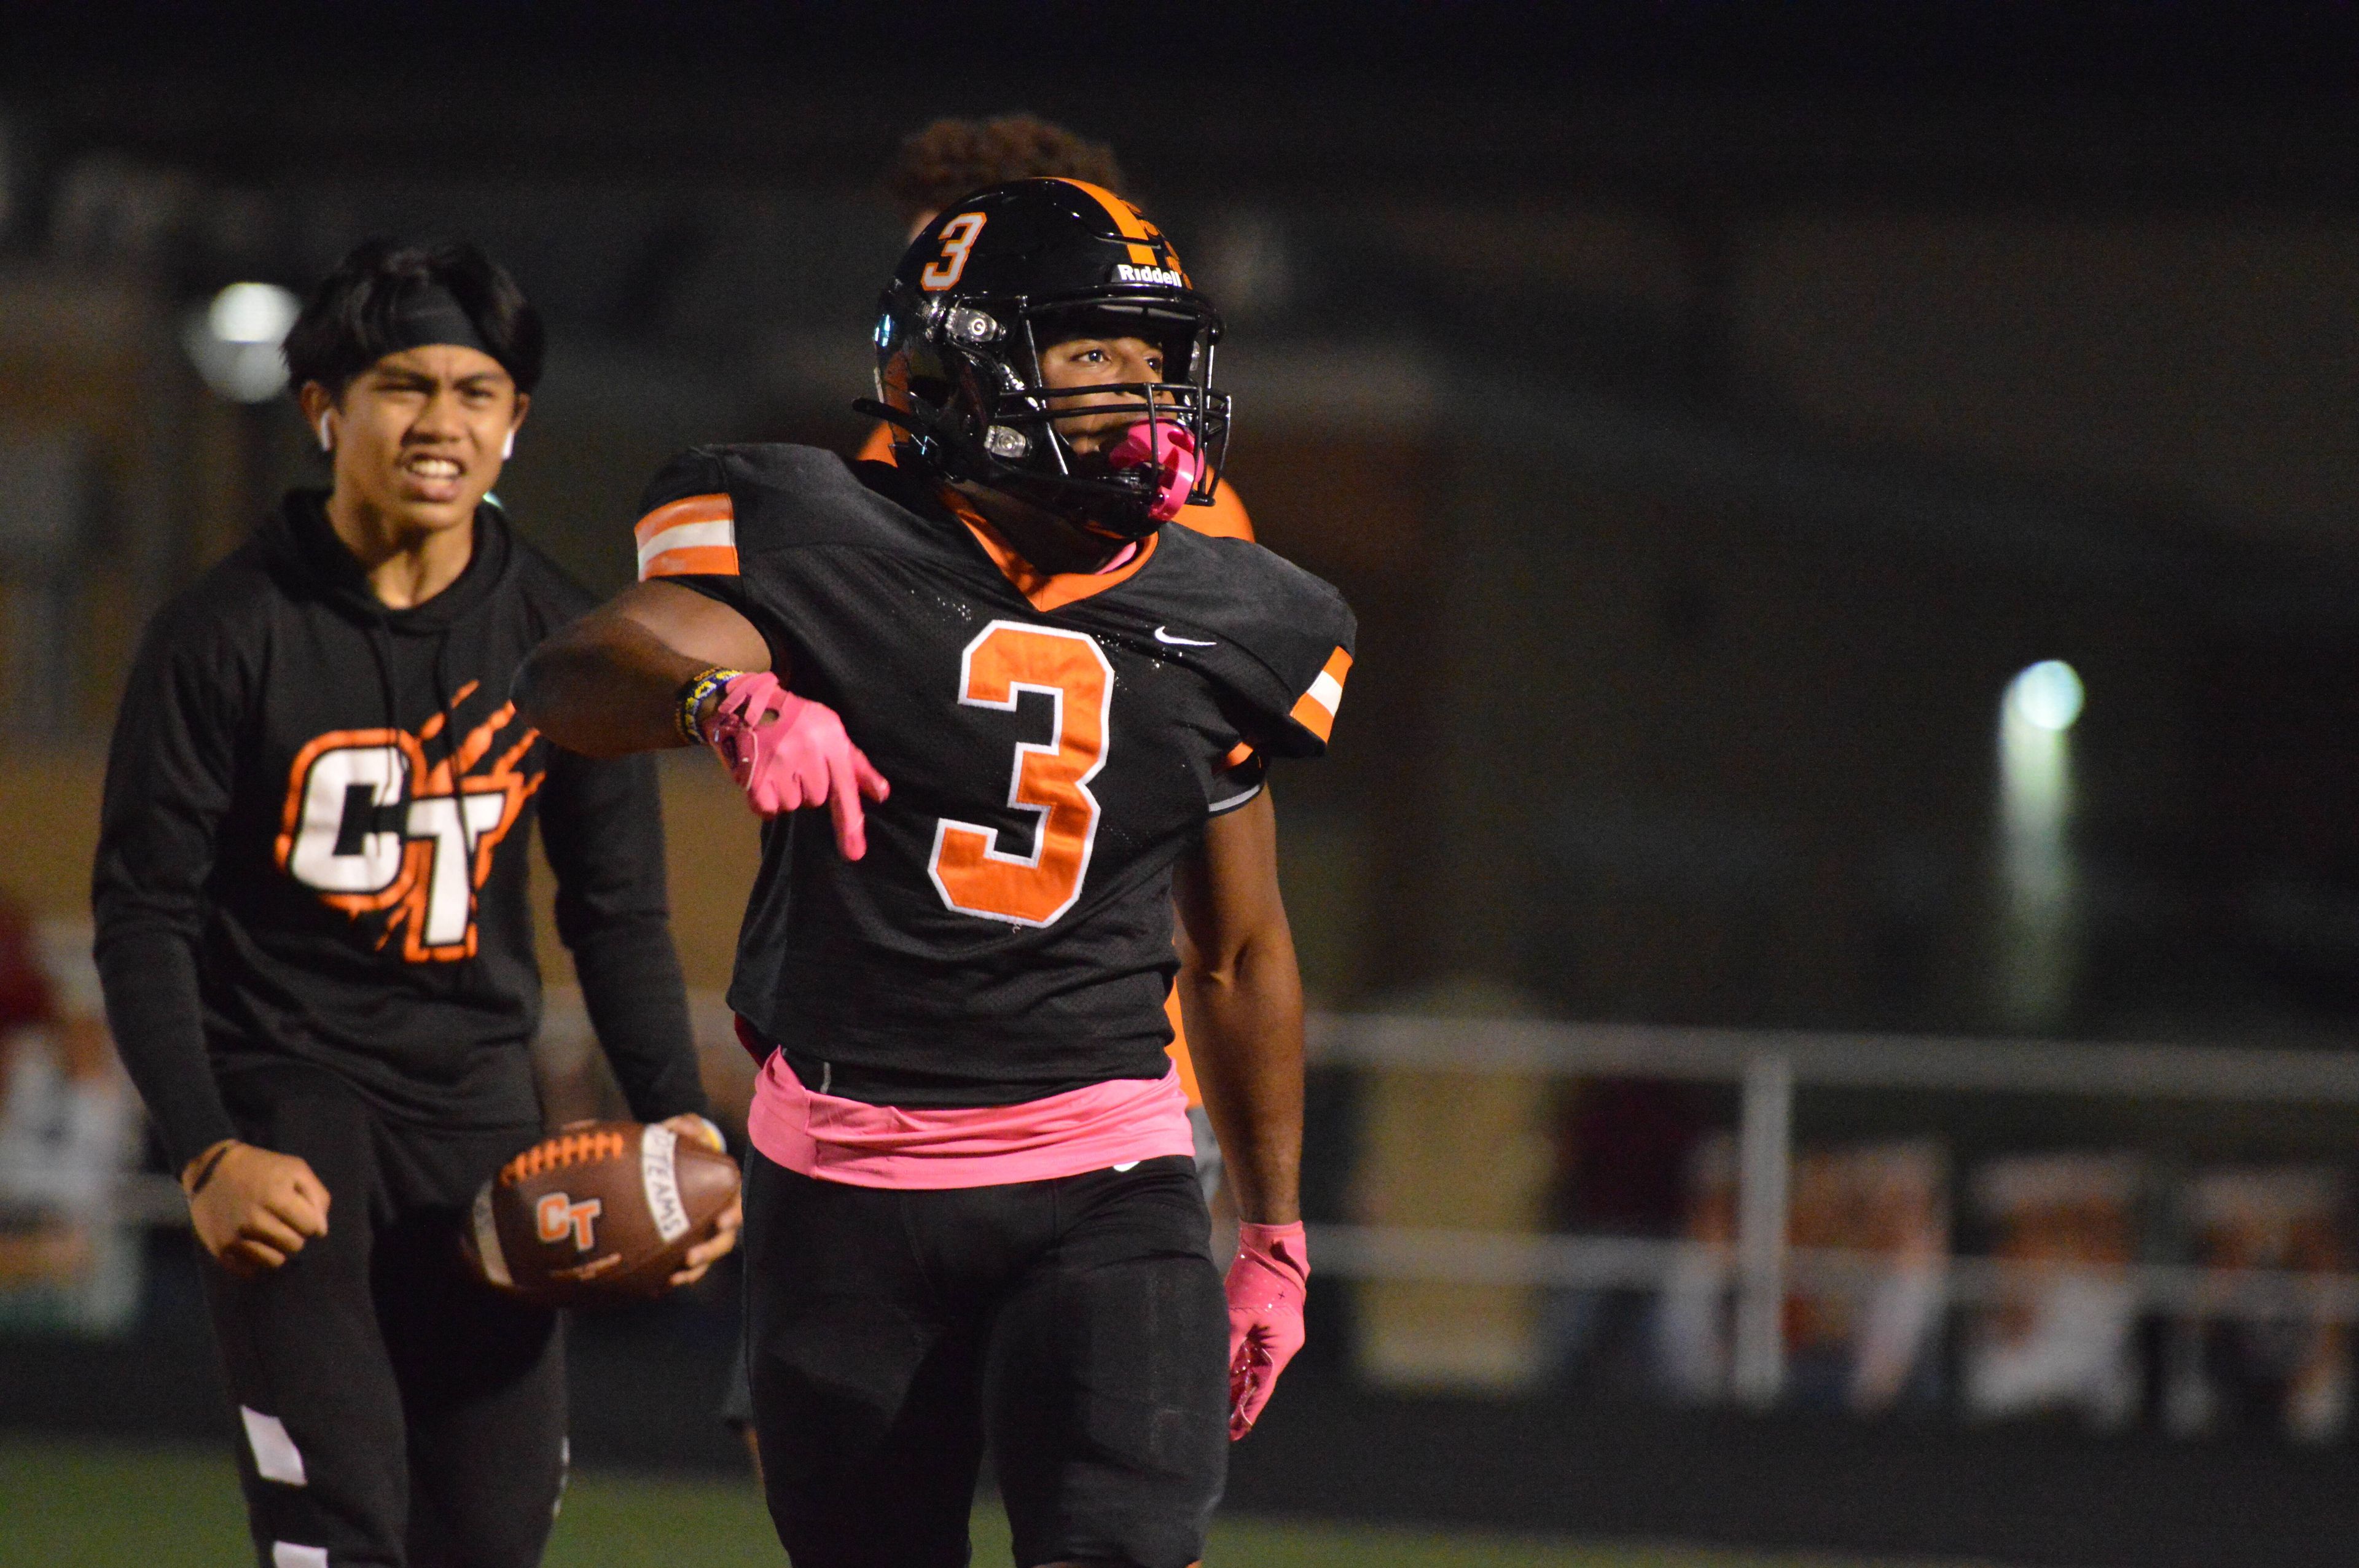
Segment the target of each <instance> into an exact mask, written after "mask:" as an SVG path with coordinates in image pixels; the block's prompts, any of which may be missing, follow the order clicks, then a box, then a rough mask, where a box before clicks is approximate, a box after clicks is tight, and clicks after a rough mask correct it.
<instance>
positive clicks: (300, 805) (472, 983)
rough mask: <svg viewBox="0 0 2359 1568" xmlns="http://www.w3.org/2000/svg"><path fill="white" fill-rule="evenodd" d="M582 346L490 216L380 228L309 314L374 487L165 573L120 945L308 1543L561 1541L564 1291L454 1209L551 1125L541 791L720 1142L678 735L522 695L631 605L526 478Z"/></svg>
mask: <svg viewBox="0 0 2359 1568" xmlns="http://www.w3.org/2000/svg"><path fill="white" fill-rule="evenodd" d="M540 358H541V339H540V327H539V323H538V318H537V317H536V316H535V315H534V313H533V311H532V308H531V307H530V306H529V305H528V304H527V303H526V302H525V300H524V298H523V297H522V296H521V295H520V294H519V293H518V292H517V290H516V286H515V284H514V283H513V282H511V281H510V280H509V279H508V277H507V276H506V273H504V272H503V271H501V270H500V269H499V268H498V267H497V266H496V265H494V264H493V263H492V262H490V261H489V260H488V259H487V258H485V257H484V255H483V254H481V253H480V252H478V251H476V250H475V249H474V248H473V247H472V246H467V245H440V246H429V247H401V246H397V245H395V244H393V243H390V242H375V243H371V244H368V245H364V246H363V247H361V248H360V249H359V250H357V251H355V252H353V254H352V255H350V256H348V257H346V258H345V260H344V262H343V264H342V265H341V266H340V267H339V268H338V269H337V271H336V272H335V274H334V275H333V276H331V277H330V278H329V279H328V280H327V282H326V283H324V284H323V285H321V288H320V289H319V291H318V292H317V293H316V294H314V296H313V297H312V298H311V300H310V303H309V304H308V305H307V307H306V308H305V309H304V311H303V314H302V316H301V318H300V319H299V321H298V322H297V324H296V326H295V329H294V330H293V331H292V332H291V333H290V334H289V336H288V365H289V368H290V370H291V371H292V373H293V379H294V381H295V384H296V385H297V386H298V387H299V392H300V396H301V399H302V404H303V413H304V417H305V419H306V421H307V422H308V423H309V424H310V427H312V429H313V430H314V431H315V433H316V434H317V436H318V438H319V440H320V444H321V447H322V448H323V449H327V450H328V451H330V452H331V453H332V461H333V464H334V469H335V485H334V489H333V490H332V492H303V491H299V492H294V493H291V494H289V495H288V497H287V499H286V502H285V503H284V504H283V506H282V507H281V508H280V510H279V511H278V513H277V514H276V515H275V516H273V517H271V518H270V519H269V520H268V521H267V522H266V523H265V524H264V525H263V527H262V528H261V529H260V531H259V532H258V533H257V534H256V535H255V537H254V538H253V539H252V540H251V541H250V542H248V543H247V544H246V545H245V546H244V547H242V548H240V549H239V550H237V551H236V552H235V553H234V554H233V555H232V556H231V557H229V558H228V559H226V560H225V561H223V563H222V564H221V565H220V566H218V567H216V568H213V569H212V571H211V572H209V573H207V574H206V575H205V577H204V578H203V579H201V581H199V582H198V583H197V584H196V585H195V587H193V588H192V589H190V590H189V591H188V592H186V593H184V594H182V595H180V596H179V598H177V599H176V600H173V601H172V602H171V603H169V604H168V605H167V606H166V607H165V608H164V610H163V611H161V612H160V613H159V614H158V616H157V617H156V620H155V621H154V622H153V623H152V624H151V625H150V626H149V628H148V630H147V638H146V642H145V643H144V645H143V647H142V649H141V652H140V655H139V659H138V663H137V665H136V669H135V671H134V673H133V676H132V677H131V683H130V687H129V689H128V691H127V693H126V695H125V698H124V704H123V709H122V712H121V714H120V716H119V717H118V719H117V721H116V726H115V734H114V750H113V752H112V754H111V756H110V758H109V761H108V766H107V778H106V799H105V814H104V821H103V827H102V831H101V837H100V844H99V854H98V865H97V871H96V877H95V889H94V899H95V903H96V911H97V923H98V962H99V969H100V974H101V977H102V979H103V981H104V984H105V990H106V1004H107V1012H108V1017H109V1020H110V1022H111V1023H112V1024H113V1027H114V1034H115V1038H116V1040H117V1041H118V1042H119V1043H120V1045H121V1048H122V1052H123V1056H124V1059H125V1064H126V1065H128V1067H129V1068H130V1071H131V1075H132V1077H133V1079H134V1080H135V1081H136V1083H137V1084H138V1086H139V1088H140V1091H141V1093H142V1094H143V1095H144V1096H145V1097H146V1098H147V1106H148V1108H149V1111H150V1112H151V1114H152V1115H153V1116H154V1118H155V1119H156V1124H157V1126H158V1130H159V1131H160V1133H161V1136H162V1139H163V1142H164V1145H165V1148H166V1151H167V1152H168V1156H169V1158H170V1159H171V1161H172V1162H173V1166H174V1168H175V1169H176V1170H178V1171H179V1172H180V1173H181V1183H182V1185H183V1187H184V1188H185V1189H186V1190H187V1191H188V1193H189V1195H190V1213H191V1217H192V1218H193V1220H194V1222H195V1227H196V1230H197V1235H198V1238H199V1239H200V1240H201V1242H202V1244H203V1247H204V1249H205V1252H206V1254H207V1255H208V1259H209V1261H208V1262H207V1264H206V1266H205V1270H204V1273H205V1283H206V1291H207V1295H208V1299H209V1301H210V1303H211V1305H212V1315H213V1321H214V1325H215V1329H216V1332H217V1335H218V1337H219V1340H220V1343H221V1346H222V1351H223V1359H224V1361H225V1362H226V1363H227V1366H228V1370H229V1378H230V1387H231V1391H232V1393H233V1395H234V1398H235V1400H237V1402H238V1405H239V1407H240V1411H239V1414H240V1417H241V1420H242V1422H243V1425H244V1429H245V1443H244V1444H243V1445H242V1446H241V1448H240V1451H239V1467H240V1471H241V1473H242V1475H243V1476H244V1479H245V1493H246V1501H247V1511H248V1515H249V1517H250V1519H251V1521H252V1525H253V1530H254V1537H255V1550H256V1553H257V1556H258V1559H259V1560H260V1562H261V1563H264V1564H266V1568H327V1565H328V1564H330V1563H333V1564H335V1565H336V1568H343V1565H344V1564H348V1563H349V1564H360V1563H368V1564H382V1565H386V1568H400V1565H402V1564H411V1565H420V1568H422V1565H423V1564H426V1563H446V1562H448V1563H458V1562H464V1563H469V1564H481V1565H484V1568H494V1565H501V1568H505V1565H507V1564H518V1565H524V1564H530V1563H537V1562H538V1560H539V1557H540V1552H541V1549H542V1546H543V1544H544V1542H545V1541H546V1538H547V1535H548V1530H549V1520H550V1516H551V1512H552V1509H553V1506H554V1504H555V1502H556V1499H557V1496H558V1493H559V1489H560V1486H561V1484H562V1480H563V1475H564V1459H563V1450H564V1421H565V1411H564V1373H563V1363H562V1352H561V1341H560V1333H559V1325H558V1322H557V1320H556V1318H555V1316H554V1314H550V1313H549V1312H546V1311H543V1310H540V1309H538V1308H532V1307H527V1306H525V1305H522V1304H520V1303H516V1302H514V1301H511V1300H508V1299H506V1298H504V1297H500V1296H497V1295H495V1294H494V1293H493V1292H491V1291H490V1290H489V1289H488V1288H486V1287H484V1286H483V1285H480V1284H478V1283H476V1282H474V1281H472V1280H471V1279H469V1278H467V1277H466V1276H465V1275H464V1274H463V1273H462V1271H461V1269H460V1267H459V1265H458V1262H457V1251H456V1248H455V1245H454V1240H455V1234H456V1229H455V1227H456V1221H457V1219H458V1217H459V1216H460V1215H461V1214H462V1212H463V1211H464V1209H465V1208H466V1206H467V1205H468V1203H469V1201H470V1200H471V1198H472V1197H473V1193H474V1190H475V1188H476V1187H477V1186H478V1185H479V1184H481V1183H482V1182H483V1181H484V1178H485V1177H486V1176H488V1175H489V1174H490V1173H492V1172H493V1171H495V1169H496V1168H497V1167H498V1166H499V1165H500V1163H501V1162H503V1161H505V1160H506V1158H507V1157H508V1156H509V1155H511V1154H513V1153H515V1152H516V1151H517V1150H518V1149H520V1148H522V1147H524V1146H525V1145H527V1144H528V1143H530V1142H532V1141H535V1140H536V1139H538V1137H539V1136H540V1135H541V1131H542V1128H541V1121H540V1107H539V1103H538V1095H537V1092H536V1090H535V1087H534V1082H533V1077H532V1073H531V1067H530V1063H529V1060H528V1058H527V1042H528V1041H529V1040H530V1038H531V1036H532V1034H533V1032H534V1030H535V1029H536V1028H537V1027H538V1022H539V1014H540V979H539V975H538V969H537V968H536V966H535V963H534V959H533V947H532V930H531V916H530V912H529V908H528V905H527V899H526V885H525V884H526V877H527V856H526V844H527V837H528V834H529V831H530V827H531V824H532V821H533V819H534V818H535V816H538V819H539V822H540V825H541V836H542V843H543V845H544V847H545V848H546V849H547V851H548V856H549V863H550V865H551V866H552V867H554V868H555V870H556V871H557V878H558V894H557V920H558V928H559V931H560V935H562V936H563V938H564V940H565V942H566V945H567V946H569V947H571V949H572V952H573V955H574V960H575V968H576V969H577V970H578V971H579V973H580V976H581V979H582V989H583V993H584V996H585V998H586V1000H587V1002H588V1005H589V1009H590V1015H591V1019H592V1022H593V1023H594V1025H595V1026H596V1029H597V1032H598V1036H599V1040H600V1043H601V1044H603V1047H604V1048H605V1051H606V1054H607V1056H608V1058H609V1059H610V1060H611V1061H612V1063H613V1064H614V1071H615V1076H617V1078H618V1079H620V1081H621V1083H622V1087H623V1090H624V1093H625V1097H626V1098H628V1100H629V1102H630V1105H631V1108H632V1111H633V1113H634V1114H635V1115H636V1116H638V1117H640V1118H642V1119H647V1120H658V1119H671V1120H673V1121H674V1123H675V1124H676V1125H677V1126H679V1127H680V1128H681V1129H682V1130H687V1131H690V1132H691V1133H692V1134H693V1135H695V1136H700V1137H707V1138H708V1139H709V1140H710V1141H713V1142H715V1143H717V1142H718V1135H717V1134H714V1133H712V1132H711V1123H710V1122H708V1121H705V1120H704V1119H703V1118H702V1112H703V1110H704V1108H705V1101H704V1096H703V1092H702V1090H701V1088H700V1087H699V1085H698V1081H697V1075H696V1063H695V1057H694V1053H693V1049H692V1044H691V1041H690V1030H689V1023H688V1011H687V1004H686V998H685V995H684V992H683V990H682V986H681V980H680V971H679V958H678V956H677V955H676V953H675V952H674V950H673V947H672V943H671V935H670V932H669V925H668V924H667V911H666V907H665V897H664V873H663V839H662V825H661V818H660V816H659V815H658V801H657V792H656V782H655V776H654V773H653V771H652V769H651V768H650V766H649V765H648V763H647V761H646V760H645V759H634V760H628V761H619V762H617V761H591V760H589V759H586V758H582V757H579V756H575V755H573V754H571V753H570V752H561V751H559V750H557V749H555V748H554V747H552V746H550V745H549V742H547V741H544V740H542V739H541V738H540V737H539V735H538V732H537V731H535V730H533V729H532V728H531V727H530V726H528V725H527V723H525V721H524V720H522V719H519V718H518V717H517V716H516V709H515V707H514V706H513V705H512V704H511V703H509V701H508V700H507V692H508V687H509V683H510V680H511V678H512V677H513V676H514V674H515V671H516V666H517V665H519V664H520V663H521V662H522V661H523V659H524V656H525V654H527V653H528V652H530V651H531V649H532V648H533V646H534V645H535V644H536V643H538V642H539V641H540V640H541V639H542V638H543V637H544V636H546V635H547V634H548V633H549V632H551V631H552V630H554V629H556V628H557V627H559V626H561V625H563V624H565V623H566V622H569V621H571V620H572V619H574V618H575V617H576V616H578V615H580V614H582V612H583V611H586V610H588V609H589V608H590V607H591V605H592V602H593V601H592V599H591V598H590V596H589V595H588V594H587V593H586V592H585V591H584V590H583V589H581V588H579V587H578V586H576V585H575V584H574V583H572V582H571V580H569V579H567V578H566V577H565V575H564V574H563V573H562V572H560V570H559V569H558V568H556V567H555V566H554V565H553V564H552V563H551V562H550V561H549V559H548V558H547V557H544V556H542V555H541V554H540V553H539V552H538V551H537V550H535V549H534V548H533V547H532V546H530V545H528V544H527V543H525V542H524V541H523V540H522V539H520V538H518V537H516V535H515V533H514V532H513V530H512V529H511V528H510V527H509V525H508V524H507V521H506V518H505V517H504V516H503V515H502V514H501V513H500V511H499V509H498V508H497V507H496V506H495V505H493V504H489V503H485V502H484V495H485V493H486V492H488V490H489V489H490V487H491V485H492V484H493V482H494V481H495V480H496V478H497V477H498V473H499V469H500V464H501V462H502V461H503V460H505V459H506V456H507V455H508V453H509V452H510V450H512V449H513V444H514V439H515V432H516V427H517V426H518V425H519V424H521V422H522V420H523V418H524V415H525V411H526V407H527V403H528V400H529V395H530V393H531V390H532V387H533V384H534V383H535V382H536V381H537V379H538V374H539V371H540ZM728 1223H729V1224H730V1226H731V1227H732V1229H729V1230H724V1231H723V1233H722V1234H721V1235H719V1236H717V1237H716V1238H714V1239H712V1240H711V1241H709V1242H707V1243H706V1244H705V1245H704V1246H703V1247H702V1248H701V1249H699V1250H698V1251H696V1252H694V1253H691V1254H690V1267H689V1268H688V1269H687V1270H685V1271H683V1272H682V1274H681V1276H680V1281H682V1282H685V1281H687V1280H689V1279H691V1278H693V1277H695V1276H696V1275H698V1274H701V1272H702V1271H703V1270H704V1269H705V1268H706V1267H708V1266H709V1265H710V1263H711V1261H712V1260H713V1259H714V1258H716V1257H718V1256H719V1255H720V1254H721V1253H723V1252H725V1251H726V1250H727V1249H729V1247H730V1246H731V1245H733V1244H734V1217H733V1218H732V1219H731V1220H730V1221H729V1222H728Z"/></svg>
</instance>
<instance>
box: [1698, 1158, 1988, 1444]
mask: <svg viewBox="0 0 2359 1568" xmlns="http://www.w3.org/2000/svg"><path fill="white" fill-rule="evenodd" d="M1736 1213H1737V1181H1736V1145H1735V1141H1734V1139H1731V1138H1729V1137H1727V1136H1725V1135H1723V1136H1720V1137H1715V1138H1712V1139H1711V1140H1708V1141H1705V1142H1704V1143H1702V1144H1701V1145H1699V1146H1698V1148H1697V1150H1696V1152H1695V1154H1694V1157H1693V1159H1692V1161H1691V1162H1690V1196H1689V1209H1688V1222H1687V1234H1688V1239H1689V1240H1690V1241H1694V1242H1699V1243H1701V1244H1702V1245H1703V1247H1704V1248H1705V1249H1707V1250H1703V1251H1700V1252H1698V1253H1696V1254H1694V1255H1692V1256H1691V1258H1690V1261H1689V1263H1688V1264H1687V1265H1686V1266H1685V1267H1683V1268H1682V1269H1681V1271H1680V1272H1679V1273H1678V1274H1677V1275H1676V1276H1675V1277H1674V1278H1673V1280H1672V1281H1670V1282H1669V1285H1668V1286H1667V1287H1666V1289H1665V1292H1664V1294H1663V1299H1662V1302H1661V1304H1660V1306H1659V1307H1658V1316H1657V1320H1656V1336H1655V1342H1656V1349H1657V1355H1658V1367H1659V1370H1660V1374H1661V1378H1662V1380H1663V1383H1664V1385H1665V1387H1666V1388H1667V1389H1668V1390H1670V1391H1671V1392H1672V1393H1673V1394H1675V1395H1676V1396H1678V1397H1680V1398H1683V1399H1686V1400H1691V1401H1697V1402H1710V1401H1714V1400H1721V1399H1724V1398H1726V1397H1727V1394H1728V1391H1729V1374H1730V1364H1731V1343H1732V1338H1733V1335H1734V1300H1733V1285H1734V1279H1733V1275H1732V1271H1731V1267H1730V1263H1731V1260H1732V1258H1733V1255H1734V1249H1735V1244H1736ZM1788 1243H1789V1244H1790V1245H1791V1246H1792V1247H1793V1248H1794V1249H1795V1256H1794V1259H1793V1266H1794V1273H1795V1277H1796V1279H1797V1281H1798V1283H1797V1285H1796V1286H1795V1288H1793V1289H1792V1290H1789V1291H1788V1292H1787V1296H1786V1302H1785V1312H1784V1328H1785V1348H1786V1369H1787V1398H1788V1400H1790V1401H1791V1402H1793V1403H1796V1404H1799V1405H1805V1406H1811V1407H1816V1408H1821V1409H1843V1410H1850V1411H1855V1412H1857V1413H1860V1414H1863V1415H1874V1414H1878V1413H1881V1412H1883V1411H1889V1410H1892V1409H1894V1408H1896V1407H1897V1406H1899V1405H1901V1404H1903V1403H1905V1402H1915V1401H1922V1400H1931V1399H1932V1398H1934V1397H1935V1395H1936V1393H1937V1392H1938V1388H1937V1382H1936V1379H1937V1377H1938V1371H1939V1357H1938V1356H1937V1355H1936V1354H1935V1352H1936V1350H1937V1348H1938V1346H1939V1343H1940V1326H1941V1309H1942V1304H1943V1302H1944V1300H1945V1297H1946V1292H1947V1275H1948V1269H1949V1256H1950V1210H1949V1158H1948V1155H1947V1154H1946V1153H1945V1152H1944V1151H1943V1150H1942V1149H1941V1147H1940V1145H1939V1144H1937V1143H1934V1142H1931V1141H1907V1142H1897V1143H1875V1144H1862V1145H1854V1146H1851V1147H1844V1148H1832V1149H1815V1150H1805V1151H1803V1152H1800V1153H1799V1154H1798V1155H1797V1156H1796V1158H1795V1161H1794V1172H1793V1184H1792V1187H1791V1194H1790V1206H1789V1208H1788Z"/></svg>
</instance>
